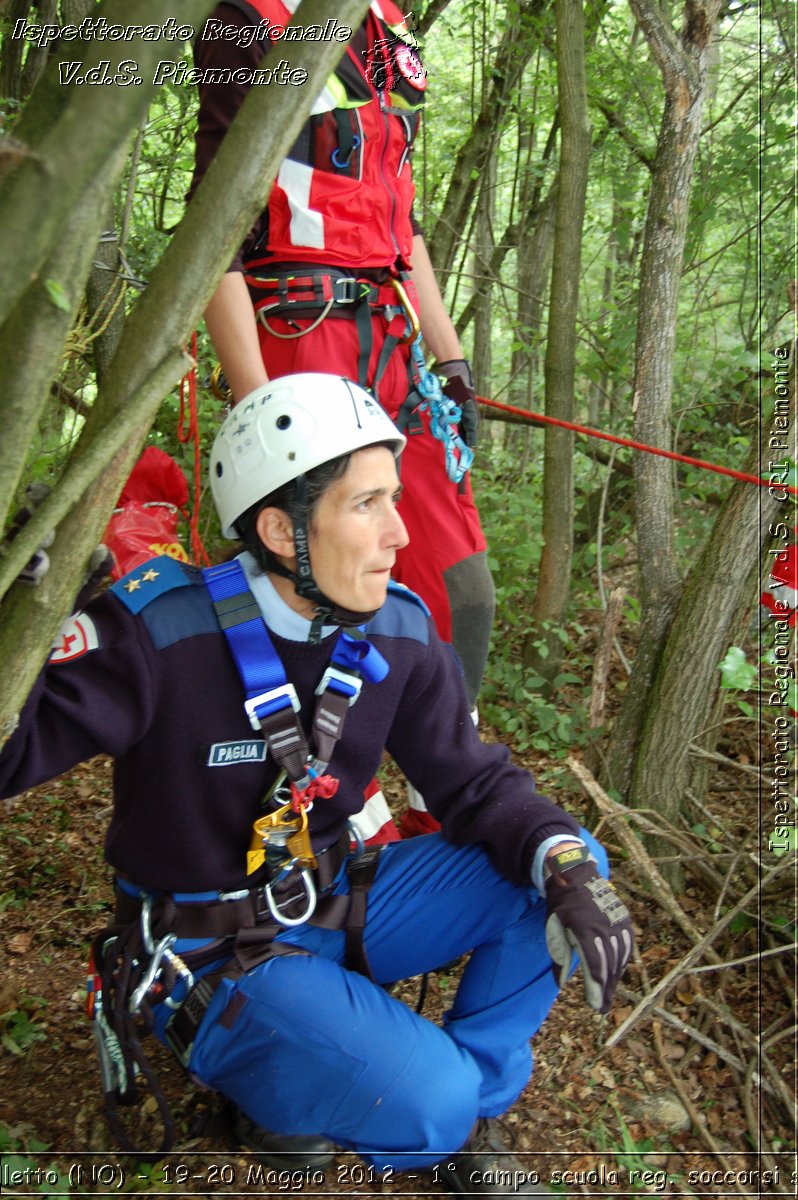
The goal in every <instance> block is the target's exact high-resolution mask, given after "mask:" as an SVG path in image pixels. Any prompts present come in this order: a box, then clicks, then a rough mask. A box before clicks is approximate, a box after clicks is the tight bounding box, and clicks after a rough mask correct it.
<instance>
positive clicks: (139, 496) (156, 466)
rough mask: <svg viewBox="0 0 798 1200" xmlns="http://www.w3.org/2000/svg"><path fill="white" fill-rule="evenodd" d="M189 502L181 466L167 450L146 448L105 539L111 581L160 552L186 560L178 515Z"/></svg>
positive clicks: (131, 475) (112, 518) (123, 490)
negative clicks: (109, 554)
mask: <svg viewBox="0 0 798 1200" xmlns="http://www.w3.org/2000/svg"><path fill="white" fill-rule="evenodd" d="M187 503H188V483H187V482H186V477H185V475H184V474H183V472H182V471H181V470H180V467H179V466H178V465H177V463H176V462H175V461H174V459H173V458H171V457H170V456H169V455H168V454H167V453H166V451H164V450H160V449H159V448H158V447H157V446H148V447H147V449H146V450H145V451H144V453H143V454H142V456H141V458H140V459H139V461H138V462H137V463H136V465H135V467H134V468H133V470H132V471H131V473H130V478H129V479H128V481H127V483H126V484H125V486H124V488H123V489H122V494H121V496H120V497H119V507H118V508H115V509H114V514H113V516H112V517H111V520H110V521H109V523H108V528H107V529H106V531H105V535H104V537H103V541H104V542H105V544H106V546H107V547H108V548H109V550H111V551H112V552H113V555H114V560H115V562H114V568H113V570H112V572H111V578H112V579H121V578H122V576H123V575H127V573H128V571H132V570H134V569H135V568H136V567H139V566H141V564H142V563H144V562H146V561H147V559H149V558H155V557H156V556H157V555H159V554H168V555H169V556H170V557H171V558H177V559H180V561H181V562H190V561H191V560H190V559H189V556H188V554H187V553H186V551H185V550H184V549H183V547H182V545H181V544H180V541H179V540H178V536H177V521H178V517H179V516H180V515H181V510H182V509H184V508H185V506H186V504H187Z"/></svg>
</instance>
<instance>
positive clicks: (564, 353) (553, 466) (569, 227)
mask: <svg viewBox="0 0 798 1200" xmlns="http://www.w3.org/2000/svg"><path fill="white" fill-rule="evenodd" d="M555 14H556V21H557V89H558V97H559V110H560V118H561V123H562V133H561V145H560V173H559V188H558V194H557V215H556V218H555V227H554V266H553V269H552V278H551V304H550V307H549V330H548V341H547V345H546V363H545V379H546V413H547V415H549V416H553V417H557V418H558V419H560V420H565V421H572V420H573V413H574V373H575V367H576V314H577V305H578V301H579V269H580V262H581V256H582V229H583V224H584V215H585V196H586V192H587V175H588V164H589V162H590V144H591V135H590V121H589V118H588V112H587V83H586V76H585V22H584V11H583V8H582V0H557V3H556V5H555ZM573 440H574V439H573V433H571V432H570V430H565V429H558V428H556V427H547V429H546V434H545V450H544V469H543V552H542V554H541V558H540V572H539V575H538V582H537V590H536V592H535V600H534V606H533V621H534V626H533V631H532V634H531V636H530V637H529V638H528V640H527V642H526V644H525V646H524V661H525V662H527V663H528V664H529V665H531V666H532V667H533V668H534V669H535V670H537V672H538V674H540V675H542V676H543V677H544V678H546V679H549V680H551V679H553V677H554V676H555V675H556V674H557V673H558V671H559V664H560V662H561V660H562V641H561V640H560V638H559V637H558V636H557V634H556V630H555V627H556V626H560V625H561V624H562V621H563V618H564V616H565V612H566V609H567V606H568V592H569V588H570V580H571V558H572V554H573V470H572V464H573Z"/></svg>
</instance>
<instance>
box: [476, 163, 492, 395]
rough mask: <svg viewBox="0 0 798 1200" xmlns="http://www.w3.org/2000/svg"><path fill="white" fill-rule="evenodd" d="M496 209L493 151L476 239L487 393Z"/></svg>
mask: <svg viewBox="0 0 798 1200" xmlns="http://www.w3.org/2000/svg"><path fill="white" fill-rule="evenodd" d="M495 211H496V155H495V154H491V156H490V158H489V159H488V162H487V165H486V168H485V172H484V174H483V177H482V187H481V189H480V194H479V204H478V206H477V220H476V230H475V232H476V237H475V240H474V253H473V259H472V261H473V264H474V292H475V295H476V301H477V313H476V318H475V320H474V352H473V354H472V356H471V357H472V362H473V367H474V378H475V379H477V380H478V381H479V388H480V390H481V391H484V394H485V395H487V396H489V395H490V394H491V366H492V354H491V317H492V312H493V305H492V303H491V291H492V284H493V281H492V279H491V276H490V273H489V272H490V266H489V264H490V259H491V254H492V252H493V246H494V240H495V239H494V234H493V219H494V214H495Z"/></svg>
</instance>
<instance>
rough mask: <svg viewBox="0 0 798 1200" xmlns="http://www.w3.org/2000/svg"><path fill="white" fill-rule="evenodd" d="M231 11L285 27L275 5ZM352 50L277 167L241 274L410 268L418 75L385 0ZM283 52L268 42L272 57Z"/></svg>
mask: <svg viewBox="0 0 798 1200" xmlns="http://www.w3.org/2000/svg"><path fill="white" fill-rule="evenodd" d="M289 2H290V0H289ZM233 3H235V6H236V7H237V8H239V9H240V10H241V11H243V12H249V13H250V14H251V13H252V11H253V10H254V11H255V12H256V13H257V14H258V17H259V18H260V19H261V20H263V21H265V22H267V23H268V25H270V26H272V27H273V26H280V27H286V26H290V25H291V22H292V14H291V11H290V9H289V8H288V7H287V6H286V5H285V4H284V3H282V0H249V2H248V3H247V2H245V0H233ZM402 31H404V37H403V36H402ZM353 42H354V44H351V43H350V45H349V46H348V47H347V50H346V52H345V53H344V55H343V57H342V59H341V61H340V63H339V65H338V67H337V68H336V71H335V73H334V74H333V75H332V76H330V78H329V79H328V81H327V84H326V86H325V87H324V89H323V90H322V92H321V94H320V95H319V96H318V97H317V100H316V102H315V104H314V106H313V108H312V110H311V115H310V117H309V118H308V120H307V122H306V124H305V126H304V127H303V129H302V132H301V133H300V135H299V137H298V138H297V140H296V142H295V143H294V145H293V147H292V148H291V150H290V151H289V153H288V155H287V157H286V159H285V160H284V161H283V164H282V166H281V167H280V170H279V172H278V175H277V178H276V180H275V182H274V185H273V187H272V190H271V192H270V194H269V197H268V207H267V213H266V214H265V216H266V217H267V220H266V221H264V232H263V236H262V237H261V238H260V240H259V242H258V245H257V247H256V250H255V252H254V253H253V254H251V255H248V257H247V260H246V267H247V269H252V268H254V267H257V266H259V265H262V264H264V263H268V262H274V261H279V262H318V263H323V264H326V265H329V266H340V267H345V268H349V269H351V268H356V267H386V266H391V265H392V264H394V263H395V262H396V261H397V260H402V261H404V262H407V261H409V258H410V251H411V245H412V238H413V229H412V225H411V220H410V210H411V208H412V203H413V193H414V188H413V181H412V175H411V169H410V154H411V150H412V147H413V142H414V140H415V137H416V134H417V132H418V127H419V123H420V118H421V108H422V107H423V101H424V89H425V87H426V77H425V74H424V69H423V67H422V66H421V62H420V60H419V58H418V55H417V54H416V53H415V50H414V43H413V39H412V36H409V35H407V33H406V26H405V20H404V17H403V15H402V13H401V11H400V10H399V9H398V8H397V7H396V5H395V4H393V3H392V0H372V4H371V7H370V9H369V12H368V13H367V14H366V17H365V20H364V25H363V27H362V29H361V30H360V31H358V32H357V33H356V35H355V38H354V39H353ZM280 44H281V43H280V40H279V39H275V40H274V46H273V49H272V51H271V54H270V58H271V57H272V56H274V55H279V49H280ZM266 65H267V66H268V65H269V60H268V59H267V62H266Z"/></svg>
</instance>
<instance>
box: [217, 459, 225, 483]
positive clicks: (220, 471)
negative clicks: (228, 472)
mask: <svg viewBox="0 0 798 1200" xmlns="http://www.w3.org/2000/svg"><path fill="white" fill-rule="evenodd" d="M223 474H224V467H223V466H222V464H221V463H220V462H218V463H217V464H216V478H217V479H221V477H222V475H223Z"/></svg>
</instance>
